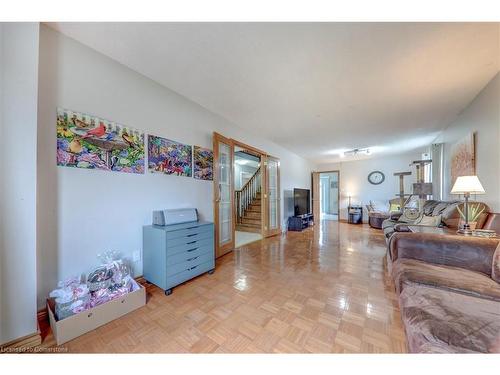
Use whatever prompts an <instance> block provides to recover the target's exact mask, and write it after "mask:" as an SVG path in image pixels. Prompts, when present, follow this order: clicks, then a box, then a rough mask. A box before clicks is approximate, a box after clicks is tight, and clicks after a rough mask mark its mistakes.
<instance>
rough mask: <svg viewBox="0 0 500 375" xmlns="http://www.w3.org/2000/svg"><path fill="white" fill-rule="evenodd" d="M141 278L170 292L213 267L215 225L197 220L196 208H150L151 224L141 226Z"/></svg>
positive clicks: (209, 271)
mask: <svg viewBox="0 0 500 375" xmlns="http://www.w3.org/2000/svg"><path fill="white" fill-rule="evenodd" d="M143 267H144V272H143V273H144V278H145V279H146V280H147V281H149V282H151V283H153V284H155V285H156V286H158V287H160V288H162V289H163V290H165V294H166V295H169V294H171V293H172V288H173V287H175V286H177V285H179V284H182V283H183V282H185V281H187V280H190V279H192V278H194V277H196V276H198V275H201V274H202V273H205V272H208V273H210V274H211V273H213V271H214V269H215V252H214V225H213V223H211V222H206V221H198V213H197V211H196V209H195V208H190V209H176V210H160V211H153V225H146V226H144V227H143Z"/></svg>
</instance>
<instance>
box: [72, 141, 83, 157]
mask: <svg viewBox="0 0 500 375" xmlns="http://www.w3.org/2000/svg"><path fill="white" fill-rule="evenodd" d="M82 148H83V147H82V144H81V142H80V141H79V140H78V139H76V138H75V139H73V140H72V141H71V142H70V143H69V151H70V152H72V153H73V154H79V153H80V152H82Z"/></svg>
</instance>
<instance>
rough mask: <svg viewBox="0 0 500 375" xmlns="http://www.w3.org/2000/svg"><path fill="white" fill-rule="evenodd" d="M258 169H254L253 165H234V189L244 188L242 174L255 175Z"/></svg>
mask: <svg viewBox="0 0 500 375" xmlns="http://www.w3.org/2000/svg"><path fill="white" fill-rule="evenodd" d="M257 169H258V168H256V167H253V166H251V165H241V164H238V163H235V164H234V188H235V189H236V190H241V188H242V187H243V184H242V181H241V173H242V172H244V173H249V174H251V175H253V174H254V173H255V171H257Z"/></svg>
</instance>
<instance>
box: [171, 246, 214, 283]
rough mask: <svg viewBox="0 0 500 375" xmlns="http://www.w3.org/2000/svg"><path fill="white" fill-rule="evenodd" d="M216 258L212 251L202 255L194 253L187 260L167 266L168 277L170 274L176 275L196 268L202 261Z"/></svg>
mask: <svg viewBox="0 0 500 375" xmlns="http://www.w3.org/2000/svg"><path fill="white" fill-rule="evenodd" d="M213 259H214V254H213V253H212V252H206V253H204V254H200V255H193V256H192V257H190V258H188V259H187V260H186V261H184V262H182V263H177V264H173V265H171V266H167V279H168V278H169V277H170V276H175V275H176V274H178V273H180V272H184V271H189V270H191V269H193V270H194V269H195V268H196V267H197V266H199V265H200V264H202V263H206V262H209V261H210V260H213Z"/></svg>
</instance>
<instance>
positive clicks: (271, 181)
mask: <svg viewBox="0 0 500 375" xmlns="http://www.w3.org/2000/svg"><path fill="white" fill-rule="evenodd" d="M213 147H214V148H213V150H214V223H215V254H216V257H220V256H222V255H224V254H227V253H229V252H230V251H232V250H233V249H234V248H235V247H237V246H241V245H243V244H246V243H249V242H253V241H256V240H259V239H261V238H263V237H269V236H273V235H276V234H278V233H280V232H281V225H280V206H281V204H280V201H281V199H280V198H281V197H280V160H279V159H278V158H275V157H273V156H271V155H268V154H267V153H265V152H264V151H261V150H259V149H257V148H254V147H252V146H249V145H246V144H244V143H242V142H239V141H236V140H234V139H230V138H227V137H224V136H223V135H221V134H218V133H214V135H213Z"/></svg>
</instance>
